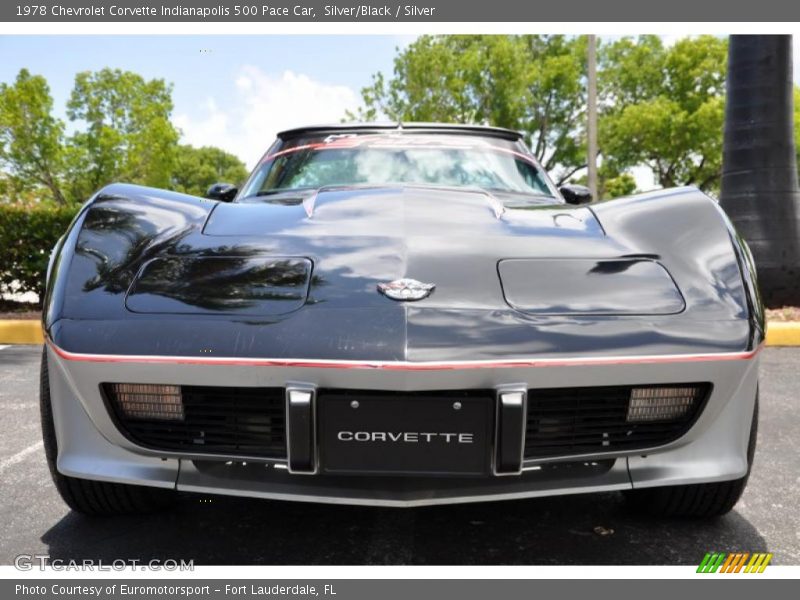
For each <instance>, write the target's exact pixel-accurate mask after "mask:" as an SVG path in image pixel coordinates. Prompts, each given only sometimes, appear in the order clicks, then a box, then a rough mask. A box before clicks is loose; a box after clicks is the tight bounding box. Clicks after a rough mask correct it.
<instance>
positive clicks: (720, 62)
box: [600, 36, 727, 190]
mask: <svg viewBox="0 0 800 600" xmlns="http://www.w3.org/2000/svg"><path fill="white" fill-rule="evenodd" d="M600 66H601V68H600V88H601V94H602V97H601V102H602V117H601V120H600V140H601V142H600V147H601V151H602V154H603V156H604V157H607V158H608V160H610V161H612V162H613V163H614V165H615V166H616V167H617V168H623V169H624V168H627V167H633V166H636V165H646V166H648V167H650V168H651V169H652V170H653V173H654V174H655V177H656V181H657V182H658V183H659V184H660V185H661V186H663V187H672V186H676V185H696V186H698V187H699V188H701V189H704V190H716V189H717V188H718V186H719V177H720V175H721V169H722V128H723V120H724V92H725V77H726V69H727V40H725V39H722V38H717V37H714V36H699V37H693V38H684V39H682V40H679V41H678V42H676V43H675V44H674V45H673V46H671V47H668V48H667V47H664V45H663V43H662V41H661V39H660V38H658V37H657V36H643V37H640V38H638V39H632V38H623V39H620V40H618V41H615V42H612V43H610V44H608V45H606V46H605V47H603V48H601V65H600Z"/></svg>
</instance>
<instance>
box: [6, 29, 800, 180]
mask: <svg viewBox="0 0 800 600" xmlns="http://www.w3.org/2000/svg"><path fill="white" fill-rule="evenodd" d="M175 26H176V27H180V24H179V23H176V24H175ZM413 39H414V37H413V36H391V35H383V36H363V35H358V36H353V35H309V36H299V35H287V36H277V35H264V36H253V35H239V36H228V35H224V36H223V35H214V36H198V35H175V36H142V35H135V36H133V35H132V36H99V35H91V36H89V35H76V36H69V35H57V36H7V35H5V36H0V81H3V82H11V81H13V79H14V78H15V77H16V74H17V72H18V71H19V69H21V68H23V67H25V68H27V69H28V70H29V71H31V72H32V73H35V74H41V75H44V76H45V77H46V79H47V81H48V83H49V84H50V88H51V93H52V95H53V99H54V103H55V110H56V113H57V114H58V116H60V117H61V118H63V119H64V120H66V102H67V99H68V97H69V94H70V91H71V89H72V85H73V82H74V78H75V74H76V73H78V72H80V71H85V70H99V69H102V68H103V67H112V68H120V69H124V70H130V71H134V72H136V73H139V74H140V75H142V76H144V77H145V78H148V79H149V78H154V77H158V78H163V79H165V80H166V81H168V82H171V83H172V84H173V86H174V88H173V101H174V104H175V110H174V112H173V120H174V122H175V124H176V125H177V126H178V127H179V128H180V129H181V131H182V141H183V142H184V143H189V144H193V145H195V146H202V145H213V146H218V147H221V148H223V149H225V150H227V151H229V152H231V153H233V154H235V155H237V156H238V157H239V158H241V159H242V160H243V161H244V162H245V163H246V164H247V166H248V167H252V166H253V165H254V164H255V162H256V161H257V160H258V159H259V158H260V157H261V155H262V154H263V152H264V151H265V150H266V149H267V147H268V146H269V145H270V143H271V142H272V140H273V138H274V137H275V134H276V133H277V132H278V131H280V130H282V129H287V128H290V127H294V126H298V125H310V124H318V123H330V122H337V121H339V120H340V119H341V118H342V117H343V116H344V113H345V111H346V110H347V109H351V110H352V109H355V108H357V107H358V106H359V105H360V93H359V92H360V90H361V88H362V87H364V86H366V85H368V84H369V83H370V80H371V76H372V75H373V74H374V73H376V72H378V71H382V72H384V73H387V74H388V73H391V71H392V64H393V58H394V56H395V54H396V49H397V48H398V47H400V48H402V47H405V46H406V45H408V44H409V43H411V42H412V41H413ZM675 39H677V37H676V36H667V37H666V38H665V41H666V42H667V43H672V42H674V41H675ZM794 79H795V81H797V82H800V36H797V39H796V40H795V45H794ZM636 176H637V182H638V183H639V184H640V185H639V187H640V188H642V189H646V188H649V187H652V182H651V181H648V180H647V179H648V173H647V172H646V171H640V170H637V172H636Z"/></svg>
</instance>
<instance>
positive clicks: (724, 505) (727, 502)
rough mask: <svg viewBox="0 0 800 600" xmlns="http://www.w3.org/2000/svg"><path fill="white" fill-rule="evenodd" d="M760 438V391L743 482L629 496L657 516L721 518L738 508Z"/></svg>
mask: <svg viewBox="0 0 800 600" xmlns="http://www.w3.org/2000/svg"><path fill="white" fill-rule="evenodd" d="M757 437H758V391H756V403H755V407H754V409H753V421H752V423H751V425H750V439H749V441H748V443H747V473H746V474H745V476H744V477H742V478H741V479H734V480H733V481H718V482H714V483H698V484H690V485H673V486H667V487H654V488H645V489H641V490H629V491H627V492H625V497H626V499H627V500H628V502H629V504H630V505H631V506H632V507H633V508H634V509H635V510H637V511H639V512H644V513H647V514H650V515H653V516H657V517H698V518H712V517H719V516H722V515H724V514H726V513H728V512H730V510H731V509H732V508H733V507H734V506H735V505H736V503H737V502H738V501H739V498H741V496H742V492H744V488H745V486H746V485H747V479H748V477H750V469H751V468H752V466H753V456H754V455H755V452H756V438H757Z"/></svg>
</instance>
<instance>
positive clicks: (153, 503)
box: [39, 348, 176, 516]
mask: <svg viewBox="0 0 800 600" xmlns="http://www.w3.org/2000/svg"><path fill="white" fill-rule="evenodd" d="M39 407H40V410H41V419H42V439H43V441H44V453H45V457H46V458H47V466H48V468H49V469H50V476H51V477H52V478H53V482H54V483H55V485H56V489H57V490H58V493H59V494H60V495H61V498H62V499H63V500H64V502H65V503H66V504H67V506H69V507H70V508H71V509H72V510H74V511H76V512H79V513H83V514H85V515H90V516H111V515H132V514H143V513H151V512H155V511H158V510H162V509H164V508H166V507H167V506H169V505H170V504H172V502H173V501H174V499H175V496H176V493H175V492H174V491H173V490H164V489H160V488H150V487H144V486H138V485H128V484H123V483H109V482H105V481H92V480H90V479H80V478H77V477H69V476H67V475H62V474H61V473H59V472H58V469H57V468H56V459H57V457H58V443H57V441H56V431H55V423H54V421H53V409H52V405H51V403H50V377H49V373H48V368H47V349H46V348H45V349H44V350H43V352H42V366H41V371H40V377H39Z"/></svg>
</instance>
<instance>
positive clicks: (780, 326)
mask: <svg viewBox="0 0 800 600" xmlns="http://www.w3.org/2000/svg"><path fill="white" fill-rule="evenodd" d="M43 341H44V338H43V337H42V325H41V323H40V322H39V321H35V320H24V319H20V320H14V319H0V344H41V343H42V342H43ZM767 346H800V321H770V322H769V323H768V325H767Z"/></svg>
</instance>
